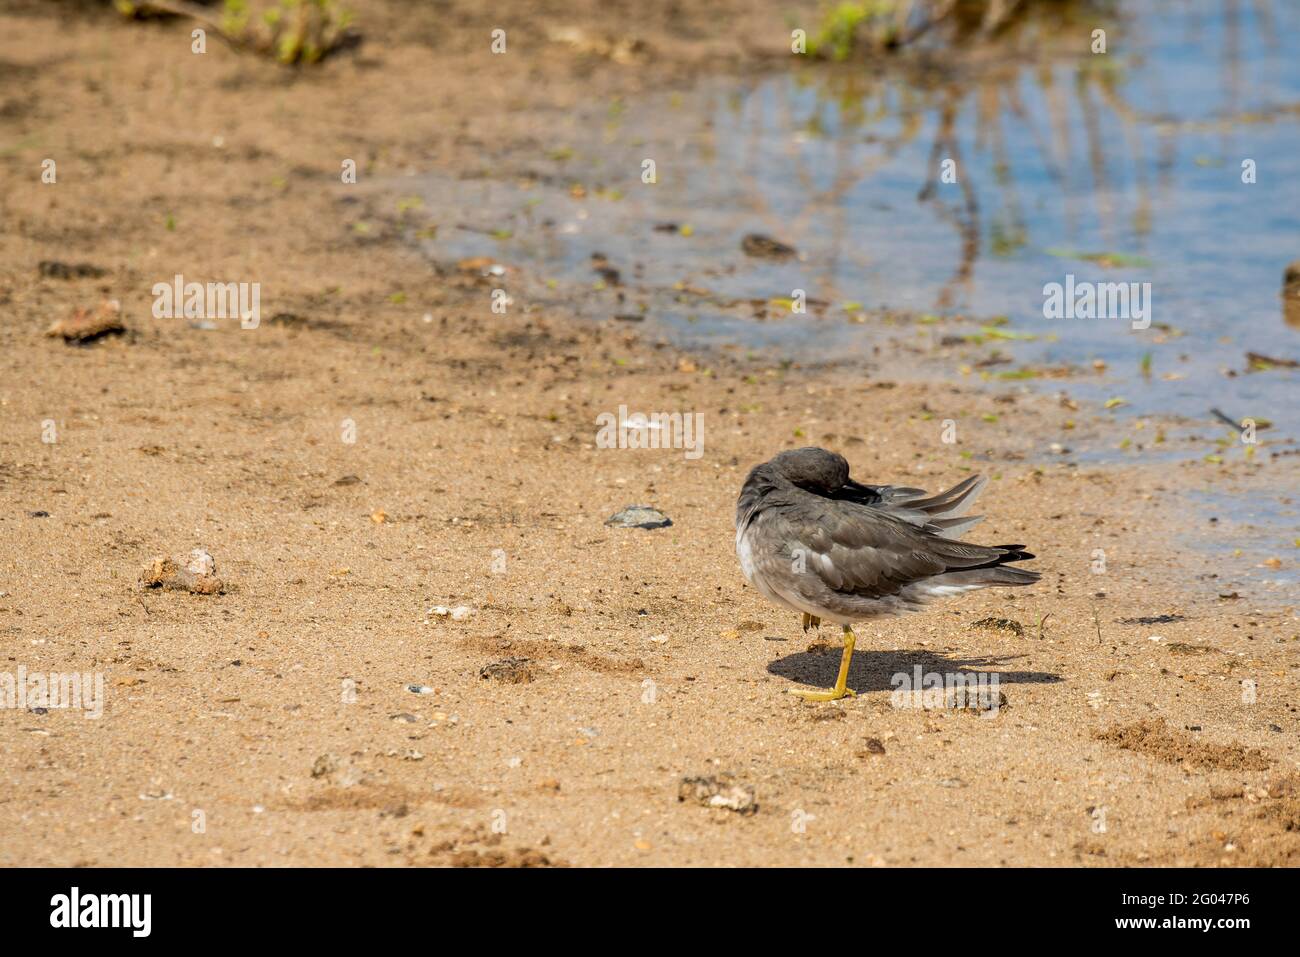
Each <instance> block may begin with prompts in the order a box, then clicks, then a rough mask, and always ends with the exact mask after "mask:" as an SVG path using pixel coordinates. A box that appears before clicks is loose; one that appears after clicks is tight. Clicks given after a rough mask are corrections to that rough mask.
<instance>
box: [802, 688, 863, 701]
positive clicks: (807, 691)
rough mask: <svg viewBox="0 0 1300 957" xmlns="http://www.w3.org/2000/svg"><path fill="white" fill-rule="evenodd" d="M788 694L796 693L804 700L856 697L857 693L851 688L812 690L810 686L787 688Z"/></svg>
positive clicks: (836, 699)
mask: <svg viewBox="0 0 1300 957" xmlns="http://www.w3.org/2000/svg"><path fill="white" fill-rule="evenodd" d="M786 692H787V693H788V694H797V695H798V696H799V697H801V698H803V700H804V701H838V700H839V699H840V698H856V697H857V696H858V693H857V692H856V691H854V690H853V689H852V688H831V689H829V690H827V691H813V690H812V689H811V688H787V689H786Z"/></svg>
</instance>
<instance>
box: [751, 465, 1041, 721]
mask: <svg viewBox="0 0 1300 957" xmlns="http://www.w3.org/2000/svg"><path fill="white" fill-rule="evenodd" d="M985 484H986V480H985V479H984V478H983V476H979V475H973V476H971V477H970V478H968V479H966V480H965V481H962V482H960V483H958V484H957V485H954V486H953V487H952V488H950V489H948V491H946V492H940V493H939V494H938V495H929V496H928V493H927V492H925V491H923V490H921V489H918V488H900V487H898V486H893V485H861V484H859V483H858V482H855V481H853V480H852V479H850V478H849V463H848V462H847V461H845V459H844V456H842V455H837V454H836V453H834V452H828V451H826V449H819V448H805V449H791V450H790V451H787V452H782V453H780V454H779V455H777V456H775V457H774V458H773V459H772V460H771V461H770V462H764V463H763V464H762V465H756V466H754V468H753V469H751V470H750V472H749V476H748V477H747V478H746V479H745V484H744V487H742V488H741V490H740V498H739V499H738V500H737V501H736V554H737V556H739V558H740V567H741V569H742V570H743V571H744V573H745V577H746V578H747V579H749V581H750V583H751V584H752V585H753V586H754V587H755V588H757V589H758V590H759V592H761V593H762V594H763V596H764V597H766V598H768V599H769V600H771V601H774V602H776V603H777V604H778V605H783V606H785V607H786V608H790V609H792V610H794V611H797V612H800V613H801V614H802V615H803V629H804V631H807V630H808V629H809V627H820V625H821V620H822V619H823V618H824V619H826V620H827V621H833V622H835V623H836V624H840V625H843V626H844V655H843V657H842V658H841V660H840V673H839V677H838V678H837V679H836V681H835V687H834V688H833V689H831V690H828V691H811V690H807V689H802V688H800V689H795V688H792V689H790V691H791V693H792V694H798V695H802V696H803V697H804V698H806V699H808V700H810V701H834V700H835V699H837V698H842V697H844V696H845V695H852V694H854V692H853V691H851V690H850V689H848V688H847V687H845V682H846V681H847V680H848V675H849V661H850V660H851V659H852V657H853V643H854V640H855V638H854V634H853V629H852V628H851V627H850V624H851V623H852V622H855V621H864V620H866V619H869V618H883V617H889V616H893V615H902V614H906V613H908V612H912V611H919V610H920V609H921V608H922V607H923V606H924V605H925V604H926V603H927V602H929V601H931V600H933V599H935V598H946V597H948V596H951V595H960V594H962V593H963V592H968V591H973V590H974V589H977V588H987V587H988V586H989V585H1032V584H1033V583H1034V582H1036V581H1038V579H1039V575H1038V573H1037V572H1031V571H1027V570H1025V569H1023V568H1012V567H1010V566H1009V565H1008V564H1007V563H1008V562H1018V561H1024V560H1025V559H1029V558H1033V557H1034V556H1033V555H1031V554H1030V553H1029V552H1026V551H1024V550H1023V548H1024V546H1022V545H971V544H969V543H967V542H959V541H956V538H957V536H958V535H960V534H961V533H962V532H964V531H966V530H967V529H968V528H970V527H971V526H972V525H974V524H975V523H976V522H979V521H980V520H981V518H982V516H979V515H976V516H971V517H963V516H965V514H966V511H967V510H968V509H969V508H970V507H971V505H972V504H974V502H975V499H976V498H977V497H978V496H979V493H980V492H981V491H982V490H983V488H984V486H985ZM927 496H928V497H927Z"/></svg>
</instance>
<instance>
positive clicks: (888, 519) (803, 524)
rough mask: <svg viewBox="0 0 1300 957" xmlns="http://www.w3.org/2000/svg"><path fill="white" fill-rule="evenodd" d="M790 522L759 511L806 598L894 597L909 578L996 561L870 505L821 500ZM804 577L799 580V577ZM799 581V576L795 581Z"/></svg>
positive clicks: (993, 554) (983, 550) (993, 553)
mask: <svg viewBox="0 0 1300 957" xmlns="http://www.w3.org/2000/svg"><path fill="white" fill-rule="evenodd" d="M815 511H816V513H817V514H811V510H810V514H809V515H808V516H806V517H807V518H808V519H810V520H809V521H803V520H798V521H792V520H791V518H790V517H789V513H777V514H773V513H765V514H764V515H763V516H762V517H763V518H764V519H765V521H764V523H763V524H764V526H765V527H764V533H765V535H770V536H772V538H773V539H779V540H781V541H784V542H785V543H786V544H787V549H788V550H785V551H786V557H785V558H784V559H778V558H777V557H776V556H775V555H774V554H772V553H769V554H768V558H769V560H773V559H775V560H778V561H780V560H784V561H788V562H791V563H792V569H784V571H786V573H787V574H789V573H790V572H791V570H793V572H794V573H795V577H796V583H795V587H797V588H798V589H799V591H801V592H803V593H805V594H807V595H808V596H809V597H812V596H813V595H815V593H816V592H818V591H820V590H821V588H823V587H824V588H827V589H829V590H831V591H834V592H839V593H841V594H852V595H857V596H859V597H862V598H884V597H888V596H891V595H896V594H898V592H899V591H900V590H902V589H903V588H905V587H906V586H907V585H910V584H912V583H914V582H919V581H923V580H925V579H927V578H932V577H934V576H936V575H942V574H943V573H945V572H947V571H952V570H955V569H961V568H970V567H972V566H976V565H982V564H985V563H987V562H990V561H994V560H996V559H997V558H998V557H999V556H1001V555H1002V554H1003V552H1002V551H1001V550H1000V549H996V548H987V547H984V546H981V545H970V544H967V543H965V542H957V541H953V540H951V539H948V538H944V537H942V536H940V535H938V534H936V533H935V532H933V531H929V530H927V529H926V528H923V527H918V526H916V525H914V524H911V523H910V522H908V521H906V520H904V519H901V518H898V517H895V516H893V515H890V514H888V513H886V512H883V511H881V510H879V509H874V508H872V507H870V506H865V505H859V504H856V503H853V502H836V501H826V502H824V504H823V505H822V506H821V507H820V508H818V509H816V510H815ZM804 575H807V576H810V577H809V578H808V579H803V576H804ZM799 579H802V580H799Z"/></svg>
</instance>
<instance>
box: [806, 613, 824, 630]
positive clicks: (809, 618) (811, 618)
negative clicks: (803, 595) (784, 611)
mask: <svg viewBox="0 0 1300 957" xmlns="http://www.w3.org/2000/svg"><path fill="white" fill-rule="evenodd" d="M821 626H822V620H821V619H820V618H818V617H817V616H816V615H810V614H808V612H804V613H803V630H804V631H807V630H808V629H809V628H817V629H820V628H821Z"/></svg>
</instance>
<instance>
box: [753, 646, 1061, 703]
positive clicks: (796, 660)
mask: <svg viewBox="0 0 1300 957" xmlns="http://www.w3.org/2000/svg"><path fill="white" fill-rule="evenodd" d="M1023 657H1024V656H1023V655H990V656H987V657H980V658H958V657H947V656H944V655H936V654H934V653H933V652H931V651H923V650H920V649H903V650H901V651H871V650H858V651H855V652H854V653H853V661H852V662H851V663H850V665H849V679H848V686H849V688H850V689H852V690H853V691H856V692H857V693H858V694H868V693H870V692H872V691H893V690H894V689H896V688H897V687H899V682H898V681H897V680H896V678H895V676H896V675H900V674H902V675H906V676H907V680H908V681H909V682H912V683H914V681H915V677H916V669H917V668H918V667H920V669H921V674H922V676H925V675H927V674H930V673H938V674H940V675H953V674H960V675H978V674H997V676H998V683H999V684H1055V683H1056V682H1058V681H1061V680H1062V679H1061V676H1060V675H1057V674H1052V673H1051V672H1048V671H1005V670H1003V667H1002V666H1003V665H1005V664H1007V663H1008V662H1012V661H1015V660H1016V659H1017V658H1023ZM767 670H768V671H769V672H770V673H771V674H774V675H779V676H780V677H782V678H787V679H789V680H790V681H794V682H797V683H799V684H801V685H810V686H812V687H815V688H829V687H831V686H832V685H833V684H835V678H836V676H837V675H838V674H839V670H840V649H839V647H838V646H834V645H832V646H830V647H828V648H827V650H826V651H824V652H814V651H799V652H795V653H794V654H792V655H786V656H785V657H784V658H778V659H777V660H776V661H774V662H772V663H771V664H770V665H768V666H767ZM908 687H909V688H910V687H911V684H909V685H908Z"/></svg>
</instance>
